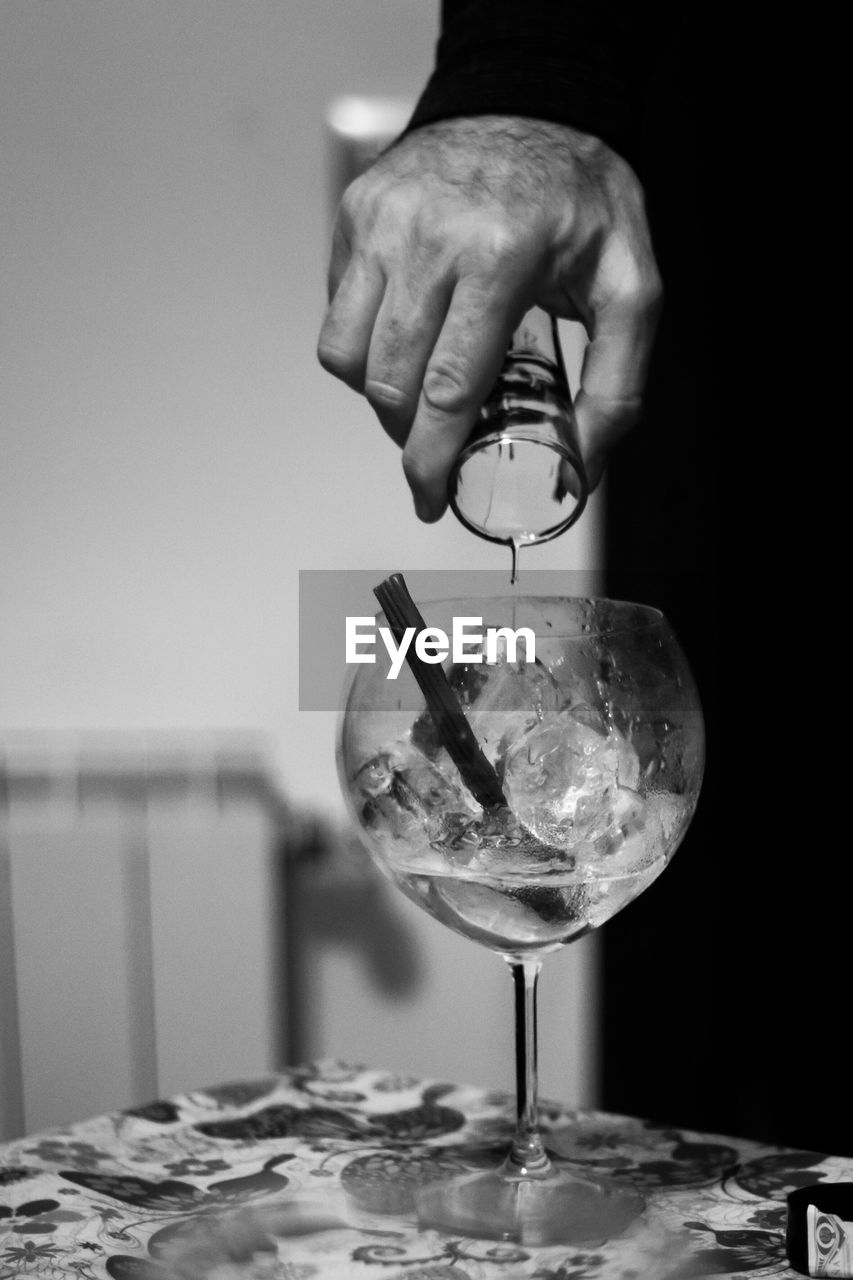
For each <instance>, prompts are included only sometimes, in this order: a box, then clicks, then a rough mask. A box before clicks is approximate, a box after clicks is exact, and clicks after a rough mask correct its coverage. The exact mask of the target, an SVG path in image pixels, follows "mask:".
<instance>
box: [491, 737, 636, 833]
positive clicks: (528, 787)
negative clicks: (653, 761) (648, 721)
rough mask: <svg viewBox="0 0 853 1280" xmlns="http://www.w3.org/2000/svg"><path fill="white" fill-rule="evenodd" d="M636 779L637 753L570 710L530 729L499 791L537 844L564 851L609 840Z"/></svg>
mask: <svg viewBox="0 0 853 1280" xmlns="http://www.w3.org/2000/svg"><path fill="white" fill-rule="evenodd" d="M638 781H639V761H638V759H637V754H636V752H635V751H634V750H633V748H632V747H631V744H630V743H629V742H628V741H627V740H626V739H625V737H624V736H623V735H622V734H621V733H619V732H618V730H616V729H610V730H609V731H608V732H603V731H602V727H595V726H593V725H591V724H590V723H587V722H586V719H585V718H583V717H578V715H576V714H573V713H572V712H571V711H568V712H566V711H564V712H562V713H560V714H558V715H554V714H552V715H549V716H548V717H546V718H545V719H544V720H543V721H542V723H541V724H537V725H535V726H533V728H531V729H530V730H529V731H528V732H527V733H526V734H525V735H524V736H523V737H522V738H521V739H519V740H518V741H517V742H515V743H514V744H513V746H512V747H511V748H510V750H509V751H508V752H507V755H506V760H505V769H504V792H505V794H506V796H507V799H508V800H509V803H510V805H511V806H512V809H513V811H514V812H515V813H516V814H517V816H518V817H519V819H520V820H521V822H523V823H524V825H525V826H526V827H528V828H529V829H530V830H531V831H533V832H534V833H535V834H536V835H537V836H538V837H539V839H540V840H545V841H548V842H549V843H554V844H560V845H564V846H565V847H568V848H574V847H575V845H577V844H579V843H595V842H596V841H599V840H601V839H602V838H603V837H604V838H609V835H610V833H611V832H612V831H613V830H614V828H615V829H618V826H619V820H620V811H621V810H620V806H623V805H624V804H625V803H626V801H625V794H624V793H625V792H627V791H630V792H632V793H633V792H634V789H635V787H636V786H637V783H638ZM637 801H639V797H637Z"/></svg>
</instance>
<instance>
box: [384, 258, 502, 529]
mask: <svg viewBox="0 0 853 1280" xmlns="http://www.w3.org/2000/svg"><path fill="white" fill-rule="evenodd" d="M505 287H506V282H505V281H504V282H501V288H502V289H504V288H505ZM522 310H523V308H520V307H519V305H518V303H517V301H516V299H515V298H514V297H513V294H512V292H510V293H508V294H504V293H501V295H500V296H497V295H494V294H492V295H489V294H486V293H485V292H484V288H483V285H482V284H481V282H480V281H478V280H474V279H463V280H461V281H460V282H459V283H458V285H457V287H456V289H455V291H454V293H453V297H452V300H451V304H450V308H449V310H448V313H447V317H446V319H445V323H444V326H443V327H442V329H441V332H440V334H439V336H438V338H437V340H436V343H435V346H434V348H433V350H432V354H431V355H430V358H429V360H428V363H427V365H426V368H425V371H424V375H423V384H422V387H421V390H420V398H419V401H418V406H417V411H416V413H415V417H414V420H413V422H412V426H411V430H410V431H409V435H408V439H407V441H406V447H405V449H404V451H403V470H404V472H405V475H406V479H407V480H408V482H409V487H410V488H411V490H412V496H413V498H414V502H415V511H416V512H417V515H418V517H419V518H420V519H421V520H426V521H433V520H438V519H439V517H440V516H441V515H442V514H443V513H444V511H445V510H446V508H447V478H448V475H449V473H450V469H451V467H452V466H453V463H454V461H455V460H456V457H457V455H458V454H459V451H460V449H461V448H462V446H463V445H464V443H465V441H466V440H467V438H468V436H469V434H470V432H471V427H472V426H473V424H474V421H475V419H476V417H477V413H478V410H479V408H480V406H481V405H482V404H483V402H484V401H485V399H486V397H487V396H488V393H489V391H490V390H491V388H492V386H493V384H494V382H495V379H496V378H497V376H498V373H499V372H500V368H501V364H502V363H503V358H504V355H505V354H506V349H507V345H508V343H509V340H510V337H511V335H512V332H513V329H514V328H515V326H516V324H517V323H518V321H519V319H520V314H521V311H522Z"/></svg>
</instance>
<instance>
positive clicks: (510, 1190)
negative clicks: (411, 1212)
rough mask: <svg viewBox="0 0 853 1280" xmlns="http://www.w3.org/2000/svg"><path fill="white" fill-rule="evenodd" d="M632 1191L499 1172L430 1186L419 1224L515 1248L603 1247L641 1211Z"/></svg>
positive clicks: (420, 1198)
mask: <svg viewBox="0 0 853 1280" xmlns="http://www.w3.org/2000/svg"><path fill="white" fill-rule="evenodd" d="M645 1204H646V1202H645V1200H644V1199H643V1197H642V1196H641V1195H640V1194H639V1192H637V1191H634V1190H633V1189H632V1188H630V1187H622V1186H618V1185H612V1184H610V1183H606V1182H597V1181H595V1180H593V1179H589V1180H587V1179H585V1178H578V1177H576V1176H575V1175H573V1174H568V1173H565V1172H564V1171H563V1170H559V1169H552V1170H551V1171H550V1172H549V1173H547V1174H546V1175H545V1176H544V1177H542V1178H530V1177H527V1178H521V1177H512V1176H511V1175H508V1174H506V1173H504V1172H502V1171H501V1170H496V1171H495V1172H492V1173H474V1174H467V1175H465V1176H464V1177H461V1178H454V1179H452V1180H451V1181H450V1182H433V1183H431V1184H429V1185H428V1186H425V1187H423V1188H421V1190H420V1191H418V1192H417V1193H416V1195H415V1205H416V1209H417V1215H418V1222H419V1223H420V1225H421V1226H422V1227H434V1228H437V1229H438V1230H440V1231H447V1232H450V1233H451V1234H453V1235H464V1236H473V1237H475V1238H478V1239H485V1240H507V1241H512V1242H513V1243H515V1244H527V1245H546V1244H602V1243H603V1242H604V1241H605V1240H612V1239H614V1238H615V1237H616V1236H619V1235H621V1234H622V1232H623V1231H625V1230H626V1229H627V1228H628V1227H629V1226H630V1225H631V1223H632V1222H634V1221H635V1219H636V1218H638V1217H639V1215H640V1214H641V1213H642V1212H643V1210H644V1209H645Z"/></svg>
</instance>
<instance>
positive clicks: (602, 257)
mask: <svg viewBox="0 0 853 1280" xmlns="http://www.w3.org/2000/svg"><path fill="white" fill-rule="evenodd" d="M660 300H661V288H660V280H659V276H658V271H657V267H656V265H655V260H654V255H653V252H652V247H651V239H650V236H649V231H648V226H647V223H646V217H645V212H644V206H643V194H642V189H641V187H640V184H639V181H638V180H637V178H636V176H635V174H634V172H633V170H632V169H631V168H630V167H629V166H628V164H626V162H625V161H624V160H622V159H621V158H620V157H619V156H617V155H616V154H615V153H614V152H613V151H611V150H610V148H609V147H607V146H606V145H605V144H604V143H603V142H601V141H599V140H598V139H597V138H593V137H590V136H589V135H587V134H582V133H578V132H577V131H576V130H574V129H570V128H568V127H567V126H565V125H559V124H551V123H549V122H547V121H540V120H529V119H522V118H518V117H504V116H482V117H471V118H467V117H466V118H460V119H453V120H444V121H439V122H437V123H435V124H431V125H426V126H424V127H423V128H420V129H417V130H415V131H413V132H412V133H410V134H407V135H406V136H405V137H403V138H402V139H401V140H400V141H399V142H397V143H396V144H395V145H394V146H393V147H392V148H391V149H390V150H389V151H387V152H385V153H384V155H382V156H381V157H380V158H379V160H377V161H376V163H375V164H374V165H373V166H372V167H371V168H370V169H368V170H367V172H366V173H364V174H362V175H361V176H360V177H359V178H357V179H356V180H355V182H353V183H352V184H351V185H350V187H348V188H347V191H346V192H345V193H344V198H343V200H342V202H341V208H340V210H339V213H338V218H337V222H336V225H335V234H334V242H333V247H332V256H331V262H330V266H329V307H328V310H327V312H326V317H325V320H324V322H323V327H322V330H321V333H320V340H319V347H318V355H319V359H320V362H321V364H322V365H323V367H324V368H325V369H328V371H329V372H330V373H333V374H335V375H336V376H337V377H339V378H342V379H343V380H344V382H346V383H347V384H348V385H349V386H351V387H353V388H355V389H356V390H357V391H360V392H363V393H364V395H365V396H366V397H367V399H368V400H369V401H370V403H371V405H372V406H373V408H374V410H375V411H376V414H377V416H378V417H379V420H380V422H381V423H382V425H383V427H384V428H385V430H386V431H387V432H388V434H389V435H390V436H391V437H392V439H394V440H395V441H396V442H397V444H398V445H400V446H401V448H402V449H403V469H404V471H405V474H406V478H407V480H408V482H409V485H410V487H411V490H412V494H413V497H414V501H415V509H416V511H417V514H418V515H419V516H420V518H421V519H422V520H437V519H438V518H439V517H440V516H441V515H442V513H443V512H444V510H445V507H446V505H447V497H446V488H447V476H448V473H449V471H450V468H451V466H452V464H453V461H454V459H455V458H456V456H457V454H458V453H459V450H460V449H461V447H462V445H463V444H464V442H465V440H466V439H467V437H468V434H469V432H470V430H471V427H472V425H473V423H474V420H475V418H476V416H477V412H478V410H479V408H480V405H481V404H482V403H483V401H484V400H485V399H486V396H487V395H488V393H489V391H490V389H491V387H492V385H493V383H494V381H495V379H496V377H497V375H498V373H499V371H500V367H501V364H502V361H503V357H504V354H505V353H506V349H507V346H508V343H509V340H510V337H511V335H512V333H513V331H514V330H515V328H516V327H517V325H518V324H519V322H520V320H521V318H522V316H523V315H524V313H525V311H527V310H528V309H529V308H530V307H531V306H533V305H539V306H541V307H544V308H545V309H546V310H548V311H551V312H552V313H553V314H555V315H558V316H563V317H567V318H571V319H579V320H581V321H582V322H583V324H584V325H585V327H586V330H587V334H588V336H589V345H588V347H587V349H586V355H585V358H584V363H583V371H582V376H581V389H580V391H579V393H578V395H577V397H576V400H575V410H576V415H577V420H578V430H579V434H580V441H581V452H582V455H583V459H584V463H585V465H586V468H587V472H588V475H589V480H590V484H591V486H592V487H593V488H594V487H595V485H596V484H597V483H598V480H599V479H600V477H601V473H602V471H603V468H604V463H605V459H606V455H607V452H608V450H609V449H610V448H611V447H612V445H613V444H614V443H615V442H616V440H618V438H619V437H620V436H621V435H622V434H623V433H624V432H625V431H626V430H627V429H628V428H629V427H630V426H631V425H632V424H633V423H634V421H635V420H636V418H637V415H638V412H639V408H640V401H641V396H642V392H643V386H644V383H645V376H646V369H647V365H648V360H649V356H650V353H651V348H652V343H653V340H654V331H655V325H656V319H657V314H658V310H659V304H660Z"/></svg>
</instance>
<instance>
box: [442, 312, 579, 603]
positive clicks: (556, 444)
mask: <svg viewBox="0 0 853 1280" xmlns="http://www.w3.org/2000/svg"><path fill="white" fill-rule="evenodd" d="M588 494H589V485H588V483H587V478H586V472H585V470H584V466H583V462H582V461H581V456H580V447H579V444H578V432H577V424H576V422H575V415H574V412H573V410H572V397H571V392H570V391H569V382H568V378H567V376H566V367H565V362H564V360H563V353H562V350H561V348H560V339H559V333H558V330H557V321H556V319H555V318H554V317H553V316H551V315H549V314H548V313H547V312H546V311H543V310H542V309H541V308H539V307H534V308H532V309H531V310H530V311H528V312H527V314H526V315H525V316H524V319H523V320H522V322H521V324H520V325H519V327H518V328H517V329H516V331H515V333H514V334H513V337H512V341H511V342H510V345H509V349H508V351H507V354H506V358H505V360H504V364H503V368H502V369H501V372H500V374H499V376H498V380H497V382H496V383H495V385H494V387H493V388H492V391H491V394H490V395H489V397H488V399H487V400H486V403H485V404H484V405H483V407H482V409H481V410H480V413H479V417H478V419H477V422H476V424H475V426H474V429H473V431H472V432H471V435H470V437H469V439H468V441H467V443H466V444H465V446H464V448H463V449H462V451H461V453H460V454H459V457H458V458H457V459H456V462H455V463H454V465H453V469H452V471H451V473H450V477H449V481H448V501H449V503H450V506H451V508H452V510H453V512H454V514H455V515H456V516H457V517H458V518H459V520H461V522H462V524H464V525H465V527H466V529H470V530H471V532H472V533H476V534H477V535H478V537H480V538H486V539H488V541H490V542H503V543H506V544H507V545H509V546H510V547H511V549H512V577H511V581H512V582H515V580H516V577H517V574H518V554H519V550H520V548H521V547H522V546H529V545H532V544H534V543H537V542H548V541H549V540H550V539H551V538H556V537H557V535H558V534H560V533H564V532H565V530H566V529H568V528H569V527H570V526H571V525H573V524H574V523H575V521H576V520H577V519H578V518H579V516H580V515H581V513H582V511H583V509H584V507H585V505H586V500H587V496H588Z"/></svg>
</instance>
